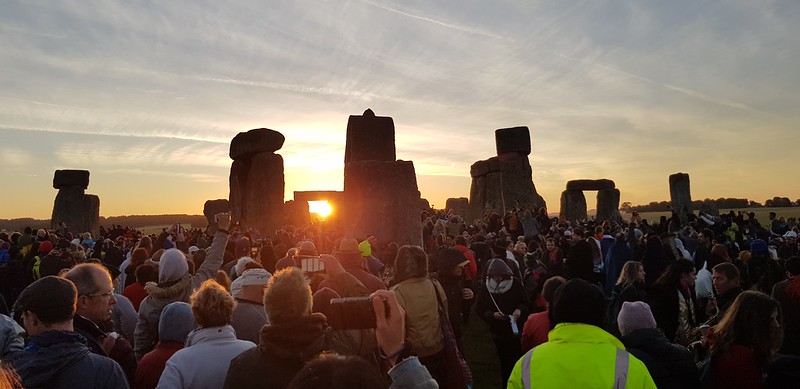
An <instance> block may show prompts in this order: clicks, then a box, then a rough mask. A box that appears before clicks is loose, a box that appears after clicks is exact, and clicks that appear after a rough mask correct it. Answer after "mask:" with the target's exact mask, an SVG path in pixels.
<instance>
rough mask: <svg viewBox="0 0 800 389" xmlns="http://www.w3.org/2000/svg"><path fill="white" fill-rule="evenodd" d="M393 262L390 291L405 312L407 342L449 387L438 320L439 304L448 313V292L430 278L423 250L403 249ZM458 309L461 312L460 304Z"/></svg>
mask: <svg viewBox="0 0 800 389" xmlns="http://www.w3.org/2000/svg"><path fill="white" fill-rule="evenodd" d="M394 263H395V273H394V282H393V283H394V286H392V288H391V290H392V291H393V292H394V293H395V294H396V295H397V301H398V302H399V303H400V306H401V307H403V310H405V312H406V339H408V341H409V342H410V343H411V347H412V348H413V349H414V351H415V352H416V353H417V356H418V357H419V360H420V362H422V364H423V365H425V367H426V368H427V369H428V371H429V372H430V373H431V375H432V376H433V378H434V379H436V382H438V383H439V386H441V387H446V370H445V359H444V358H445V351H444V342H443V340H442V327H441V323H440V320H441V318H440V317H439V303H441V304H442V306H443V308H444V311H445V312H449V302H448V301H447V298H446V293H445V291H444V290H443V289H442V286H441V285H440V284H439V282H438V281H436V280H433V279H430V278H428V256H427V254H425V251H424V250H423V249H422V248H421V247H419V246H410V245H406V246H402V247H400V250H398V252H397V258H396V259H395V262H394ZM437 298H439V299H440V300H439V301H437ZM457 304H458V303H457ZM457 307H458V308H459V309H460V307H461V305H460V304H458V305H457Z"/></svg>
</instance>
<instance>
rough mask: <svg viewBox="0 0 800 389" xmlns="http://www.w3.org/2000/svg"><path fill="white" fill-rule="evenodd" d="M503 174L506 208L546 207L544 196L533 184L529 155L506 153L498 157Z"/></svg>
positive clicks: (507, 209)
mask: <svg viewBox="0 0 800 389" xmlns="http://www.w3.org/2000/svg"><path fill="white" fill-rule="evenodd" d="M498 159H499V160H500V171H501V175H502V179H501V181H500V182H501V183H502V186H501V188H502V196H503V204H504V205H505V207H504V210H505V211H509V210H511V209H513V208H517V209H521V208H525V209H530V208H534V207H535V208H539V207H544V206H545V202H544V198H542V196H541V195H539V194H538V193H537V192H536V187H535V186H534V185H533V179H532V170H531V165H530V162H529V161H528V156H527V155H522V154H517V153H506V154H503V155H501V156H500V157H498Z"/></svg>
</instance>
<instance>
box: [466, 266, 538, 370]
mask: <svg viewBox="0 0 800 389" xmlns="http://www.w3.org/2000/svg"><path fill="white" fill-rule="evenodd" d="M513 274H514V273H513V271H512V270H511V268H510V267H508V265H507V264H506V262H505V261H503V260H502V259H499V258H497V259H493V260H492V261H491V262H489V263H488V265H487V271H486V281H485V282H484V285H485V286H484V287H483V288H481V289H480V290H479V292H478V297H477V301H476V302H475V312H476V313H477V314H478V316H480V318H481V319H482V320H483V321H485V322H486V323H488V324H489V332H490V333H491V335H492V341H493V342H494V345H495V349H496V350H497V357H498V360H499V361H500V379H501V385H502V384H504V383H505V382H506V381H508V377H509V375H510V374H511V369H512V368H513V367H514V362H516V360H517V359H519V357H520V355H522V349H521V342H520V336H519V334H520V331H519V329H520V328H521V327H522V324H523V323H525V319H527V313H528V309H529V306H530V301H529V300H528V296H527V295H526V294H525V290H524V289H523V287H522V283H521V282H520V280H519V279H518V278H516V277H514V276H513Z"/></svg>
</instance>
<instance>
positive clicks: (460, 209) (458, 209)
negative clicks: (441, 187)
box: [445, 197, 469, 218]
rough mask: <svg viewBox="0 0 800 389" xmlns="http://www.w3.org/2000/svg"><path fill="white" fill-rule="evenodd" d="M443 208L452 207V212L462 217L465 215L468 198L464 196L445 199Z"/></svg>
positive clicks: (467, 207)
mask: <svg viewBox="0 0 800 389" xmlns="http://www.w3.org/2000/svg"><path fill="white" fill-rule="evenodd" d="M445 209H452V210H453V213H454V214H456V215H458V216H461V217H462V218H464V217H466V216H467V210H468V209H469V199H468V198H466V197H456V198H453V197H451V198H449V199H447V200H446V201H445Z"/></svg>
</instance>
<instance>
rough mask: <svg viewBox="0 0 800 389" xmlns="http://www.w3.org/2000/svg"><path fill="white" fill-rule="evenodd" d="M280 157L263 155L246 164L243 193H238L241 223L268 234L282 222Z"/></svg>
mask: <svg viewBox="0 0 800 389" xmlns="http://www.w3.org/2000/svg"><path fill="white" fill-rule="evenodd" d="M284 190H285V182H284V177H283V157H281V156H280V155H279V154H273V153H270V152H264V153H260V154H256V155H254V156H253V157H252V159H251V160H250V171H249V172H248V174H247V183H246V190H245V191H244V192H243V193H242V205H243V206H242V211H243V212H242V219H241V222H242V223H244V224H245V225H246V226H248V227H253V228H256V229H258V230H259V231H260V232H261V233H263V234H269V233H270V232H272V231H274V230H276V229H277V228H278V227H280V225H281V224H280V223H281V221H282V219H283V213H282V210H283V194H284Z"/></svg>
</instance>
